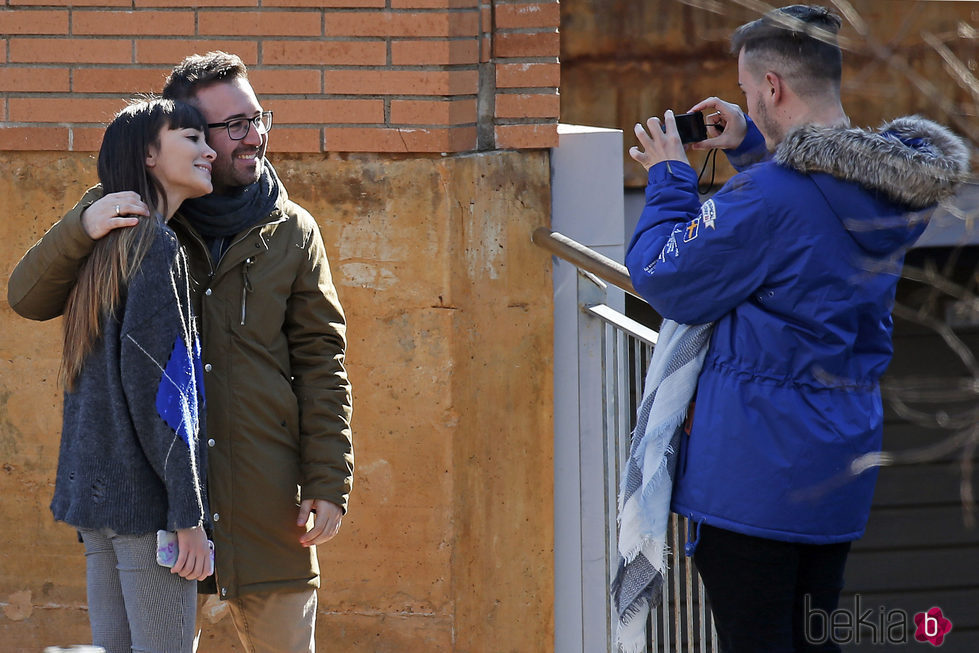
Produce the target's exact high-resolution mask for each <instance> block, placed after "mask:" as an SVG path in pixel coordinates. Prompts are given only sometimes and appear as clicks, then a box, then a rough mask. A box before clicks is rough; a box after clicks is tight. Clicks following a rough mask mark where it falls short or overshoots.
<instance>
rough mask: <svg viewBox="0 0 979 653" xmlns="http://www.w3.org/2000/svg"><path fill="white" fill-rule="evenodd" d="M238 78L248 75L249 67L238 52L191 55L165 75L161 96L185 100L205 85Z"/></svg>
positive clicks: (244, 77)
mask: <svg viewBox="0 0 979 653" xmlns="http://www.w3.org/2000/svg"><path fill="white" fill-rule="evenodd" d="M238 78H243V79H247V78H248V69H247V68H245V64H244V62H243V61H242V60H241V57H239V56H238V55H236V54H228V53H227V52H221V51H220V50H217V51H214V52H208V53H207V54H193V55H191V56H189V57H187V58H186V59H184V60H183V61H181V62H180V63H179V64H177V65H176V66H175V67H174V69H173V71H172V72H171V73H170V76H169V77H167V81H166V83H165V84H164V86H163V97H165V98H167V99H168V100H179V101H183V102H186V101H188V100H190V99H192V98H193V97H194V96H195V95H196V94H197V91H198V90H200V89H202V88H204V87H206V86H210V85H211V84H216V83H218V82H230V81H233V80H235V79H238Z"/></svg>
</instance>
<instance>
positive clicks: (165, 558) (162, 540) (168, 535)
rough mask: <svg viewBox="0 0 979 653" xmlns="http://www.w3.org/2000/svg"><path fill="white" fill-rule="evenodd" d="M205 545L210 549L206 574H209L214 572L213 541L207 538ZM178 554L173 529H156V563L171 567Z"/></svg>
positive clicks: (175, 561)
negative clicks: (209, 559)
mask: <svg viewBox="0 0 979 653" xmlns="http://www.w3.org/2000/svg"><path fill="white" fill-rule="evenodd" d="M207 547H208V548H209V549H210V550H211V564H210V566H209V567H208V569H207V574H208V575H209V576H210V575H211V574H213V573H214V542H212V541H211V540H208V541H207ZM179 554H180V551H179V550H178V548H177V534H176V533H174V532H173V531H157V532H156V563H157V564H158V565H160V566H161V567H173V566H174V565H175V564H177V556H178V555H179Z"/></svg>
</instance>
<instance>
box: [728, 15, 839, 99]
mask: <svg viewBox="0 0 979 653" xmlns="http://www.w3.org/2000/svg"><path fill="white" fill-rule="evenodd" d="M841 25H842V20H841V19H840V17H839V16H837V15H836V14H834V13H832V12H831V11H829V10H828V9H826V8H825V7H820V6H816V5H790V6H788V7H781V8H779V9H773V10H771V11H769V12H768V13H766V14H765V15H764V16H762V17H761V18H759V19H758V20H754V21H752V22H750V23H746V24H744V25H742V26H741V27H739V28H738V29H737V30H735V32H734V34H733V35H732V36H731V52H732V53H734V54H736V55H737V54H739V53H741V52H742V51H743V52H744V54H745V56H746V57H747V56H749V55H750V58H751V61H752V62H756V61H758V60H759V59H760V58H762V57H768V58H769V59H770V61H766V63H767V64H774V65H775V66H776V68H778V69H779V70H777V72H779V73H780V74H782V75H784V76H785V77H787V78H789V79H790V81H791V82H793V83H794V86H795V88H796V91H797V92H798V93H800V95H803V96H807V95H812V94H813V93H818V92H820V91H822V90H824V89H825V87H826V83H831V84H833V85H834V88H835V89H836V91H837V92H839V85H840V79H841V77H842V72H843V53H842V52H841V51H840V46H839V44H838V43H837V38H836V36H837V34H838V33H839V31H840V27H841Z"/></svg>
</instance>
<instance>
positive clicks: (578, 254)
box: [530, 227, 642, 299]
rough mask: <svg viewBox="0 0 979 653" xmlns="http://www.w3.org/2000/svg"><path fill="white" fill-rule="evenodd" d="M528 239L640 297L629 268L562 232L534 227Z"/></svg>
mask: <svg viewBox="0 0 979 653" xmlns="http://www.w3.org/2000/svg"><path fill="white" fill-rule="evenodd" d="M530 239H531V241H533V242H534V244H535V245H537V246H539V247H543V248H544V249H546V250H547V251H549V252H550V253H551V254H554V255H555V256H558V257H560V258H563V259H564V260H565V261H569V262H570V263H573V264H574V265H576V266H578V267H579V268H581V269H582V270H585V271H586V272H591V273H592V274H594V275H595V276H596V277H598V278H599V279H601V280H602V281H607V282H609V283H610V284H612V285H613V286H617V287H619V288H621V289H622V290H624V291H626V292H627V293H629V294H630V295H632V296H633V297H639V299H642V297H640V295H639V293H638V292H636V289H635V288H633V287H632V279H630V278H629V270H628V269H626V267H625V266H624V265H622V264H621V263H618V262H616V261H613V260H612V259H610V258H609V257H607V256H603V255H602V254H599V253H598V252H596V251H595V250H593V249H589V248H588V247H585V246H584V245H582V244H581V243H579V242H578V241H576V240H572V239H571V238H568V237H567V236H565V235H564V234H562V233H559V232H557V231H551V230H550V229H548V228H547V227H538V228H537V229H535V230H534V233H533V235H531V237H530Z"/></svg>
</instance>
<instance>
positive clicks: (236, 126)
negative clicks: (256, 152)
mask: <svg viewBox="0 0 979 653" xmlns="http://www.w3.org/2000/svg"><path fill="white" fill-rule="evenodd" d="M252 125H255V131H257V132H258V133H259V134H267V133H269V130H270V129H272V112H271V111H263V112H262V113H260V114H258V115H257V116H255V117H254V118H235V119H234V120H228V121H226V122H212V123H208V125H207V126H208V128H211V129H213V128H215V127H224V128H225V129H227V130H228V138H230V139H231V140H233V141H240V140H241V139H243V138H244V137H245V136H248V130H249V129H251V126H252Z"/></svg>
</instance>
